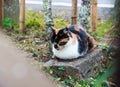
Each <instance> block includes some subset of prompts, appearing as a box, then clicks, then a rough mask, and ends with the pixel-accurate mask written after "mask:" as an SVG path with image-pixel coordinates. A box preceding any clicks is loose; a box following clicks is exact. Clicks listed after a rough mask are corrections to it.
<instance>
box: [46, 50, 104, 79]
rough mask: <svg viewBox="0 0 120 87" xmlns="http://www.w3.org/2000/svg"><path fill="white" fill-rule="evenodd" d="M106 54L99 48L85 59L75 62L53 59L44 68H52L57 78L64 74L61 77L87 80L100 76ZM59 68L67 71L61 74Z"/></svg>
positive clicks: (75, 60)
mask: <svg viewBox="0 0 120 87" xmlns="http://www.w3.org/2000/svg"><path fill="white" fill-rule="evenodd" d="M104 54H105V53H104V51H103V50H102V49H99V48H97V49H95V50H94V51H92V52H91V53H89V54H87V55H86V56H85V57H84V58H78V59H74V60H59V59H51V60H49V61H48V62H46V63H45V64H44V67H45V68H46V67H51V68H52V69H53V70H54V74H56V75H57V76H60V74H62V75H61V76H64V75H70V76H72V77H75V78H77V79H83V80H86V79H87V78H89V77H95V76H96V75H98V74H99V71H100V68H101V67H102V65H103V64H102V63H103V61H104V59H105V58H104ZM59 67H64V68H65V70H64V71H62V72H61V71H60V70H59V69H58V68H59Z"/></svg>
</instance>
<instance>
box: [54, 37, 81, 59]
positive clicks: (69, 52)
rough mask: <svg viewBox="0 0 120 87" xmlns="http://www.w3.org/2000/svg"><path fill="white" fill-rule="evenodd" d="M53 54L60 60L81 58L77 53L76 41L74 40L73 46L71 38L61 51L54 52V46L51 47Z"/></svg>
mask: <svg viewBox="0 0 120 87" xmlns="http://www.w3.org/2000/svg"><path fill="white" fill-rule="evenodd" d="M52 51H53V54H54V55H55V56H56V57H58V58H60V59H73V58H77V57H79V56H81V55H82V54H79V52H78V41H77V40H76V42H75V44H73V40H72V38H70V40H69V41H68V43H67V44H66V45H65V46H64V48H63V49H61V50H56V49H55V48H54V45H52Z"/></svg>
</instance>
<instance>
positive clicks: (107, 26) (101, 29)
mask: <svg viewBox="0 0 120 87" xmlns="http://www.w3.org/2000/svg"><path fill="white" fill-rule="evenodd" d="M113 22H114V18H111V19H109V20H107V21H105V22H104V23H101V22H100V21H99V22H98V30H97V36H99V37H103V36H104V35H105V34H106V33H107V32H109V31H110V30H111V29H112V26H113Z"/></svg>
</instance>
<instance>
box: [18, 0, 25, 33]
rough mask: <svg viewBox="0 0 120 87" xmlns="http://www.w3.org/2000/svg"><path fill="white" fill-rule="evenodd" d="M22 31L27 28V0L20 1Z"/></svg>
mask: <svg viewBox="0 0 120 87" xmlns="http://www.w3.org/2000/svg"><path fill="white" fill-rule="evenodd" d="M19 20H20V21H19V23H20V24H19V25H20V32H21V33H23V31H24V28H25V0H21V3H20V17H19Z"/></svg>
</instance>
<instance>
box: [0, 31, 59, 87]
mask: <svg viewBox="0 0 120 87" xmlns="http://www.w3.org/2000/svg"><path fill="white" fill-rule="evenodd" d="M0 87H57V85H56V83H55V82H53V80H51V79H49V78H48V75H46V74H45V73H44V71H42V69H40V68H38V67H37V66H35V65H34V63H33V61H32V60H30V58H27V56H26V53H25V52H24V51H22V50H20V49H19V48H18V47H17V46H16V44H15V43H14V42H13V41H12V40H11V39H10V37H8V36H7V35H5V34H4V33H3V32H2V31H1V30H0Z"/></svg>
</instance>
